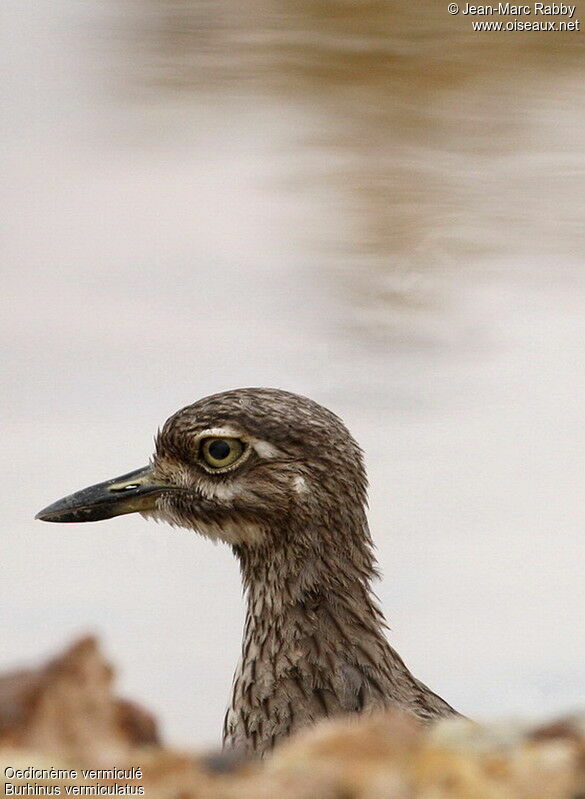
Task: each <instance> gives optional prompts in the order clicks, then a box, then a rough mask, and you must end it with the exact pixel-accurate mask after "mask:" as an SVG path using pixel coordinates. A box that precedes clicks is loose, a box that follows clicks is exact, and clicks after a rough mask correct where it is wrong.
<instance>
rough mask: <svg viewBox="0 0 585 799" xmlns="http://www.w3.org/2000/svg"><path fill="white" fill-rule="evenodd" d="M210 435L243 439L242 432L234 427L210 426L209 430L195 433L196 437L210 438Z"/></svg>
mask: <svg viewBox="0 0 585 799" xmlns="http://www.w3.org/2000/svg"><path fill="white" fill-rule="evenodd" d="M211 436H213V437H217V438H241V439H244V434H243V433H242V431H241V430H238V429H237V428H236V427H227V426H226V427H210V428H209V430H202V431H201V432H200V433H198V434H197V438H198V439H201V438H210V437H211Z"/></svg>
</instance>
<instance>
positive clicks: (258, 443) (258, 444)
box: [250, 438, 284, 460]
mask: <svg viewBox="0 0 585 799" xmlns="http://www.w3.org/2000/svg"><path fill="white" fill-rule="evenodd" d="M250 444H251V445H252V448H253V449H255V450H256V452H257V453H258V455H260V457H261V458H264V459H265V460H273V459H274V458H279V457H282V455H283V454H284V453H283V452H281V451H280V450H279V449H278V447H275V446H274V444H271V443H270V441H262V440H261V439H258V438H257V439H252V440H251V441H250Z"/></svg>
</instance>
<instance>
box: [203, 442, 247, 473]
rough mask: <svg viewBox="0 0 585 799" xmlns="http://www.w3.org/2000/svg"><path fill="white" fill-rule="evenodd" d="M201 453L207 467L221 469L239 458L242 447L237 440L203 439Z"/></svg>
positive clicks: (242, 450)
mask: <svg viewBox="0 0 585 799" xmlns="http://www.w3.org/2000/svg"><path fill="white" fill-rule="evenodd" d="M201 452H202V454H203V458H204V460H205V462H206V463H207V465H208V466H211V467H212V468H213V469H221V468H223V467H224V466H231V465H232V463H235V462H236V461H237V460H238V458H240V457H241V455H242V454H243V452H244V445H243V444H242V442H241V441H240V440H239V439H238V438H204V439H203V442H202V448H201Z"/></svg>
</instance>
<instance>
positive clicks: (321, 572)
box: [154, 388, 455, 754]
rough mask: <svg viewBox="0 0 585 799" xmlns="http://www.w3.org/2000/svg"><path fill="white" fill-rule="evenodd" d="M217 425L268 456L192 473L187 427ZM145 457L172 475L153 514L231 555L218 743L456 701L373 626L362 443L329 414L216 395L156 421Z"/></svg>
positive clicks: (294, 403) (267, 739)
mask: <svg viewBox="0 0 585 799" xmlns="http://www.w3.org/2000/svg"><path fill="white" fill-rule="evenodd" d="M224 426H227V427H228V428H230V429H231V428H233V429H235V430H236V431H239V432H241V434H242V436H244V437H246V438H247V440H248V441H250V442H258V441H259V442H264V443H263V444H261V445H257V449H258V452H260V453H261V452H262V451H268V452H269V457H266V458H264V457H262V455H261V454H258V453H256V452H254V454H253V455H252V456H251V457H249V458H248V459H246V460H245V462H244V463H242V465H241V466H239V467H238V468H234V469H233V470H231V471H229V472H227V473H222V474H217V475H210V474H209V473H207V472H205V473H203V470H202V469H201V467H200V466H198V465H197V453H196V447H197V444H196V442H197V436H198V435H200V433H201V431H202V430H206V429H210V428H213V429H216V428H222V427H224ZM268 445H269V447H270V449H267V447H268ZM154 469H155V472H156V473H157V475H158V476H159V477H160V478H161V479H166V480H168V481H174V483H175V484H177V483H178V484H180V485H183V486H185V492H184V493H180V492H179V493H174V494H171V493H169V494H165V495H163V496H162V497H161V498H160V499H159V501H158V505H157V511H156V515H158V516H159V517H160V518H163V519H166V520H168V521H170V522H171V523H174V524H180V525H182V526H185V527H190V528H192V529H195V530H198V531H199V532H202V533H203V534H207V535H210V536H212V537H216V538H220V539H223V540H225V541H227V542H228V543H230V544H231V545H232V547H233V550H234V552H235V554H236V556H237V557H238V559H239V561H240V565H241V571H242V577H243V583H244V590H245V595H246V601H247V617H246V623H245V628H244V636H243V644H242V655H241V661H240V664H239V666H238V669H237V671H236V674H235V677H234V683H233V694H232V700H231V703H230V707H229V709H228V712H227V714H226V718H225V724H224V744H225V745H226V746H229V747H235V748H238V749H242V750H245V751H250V752H257V753H260V754H263V753H265V752H266V751H268V750H270V749H271V748H272V747H273V746H274V745H275V744H276V743H277V742H278V741H279V740H281V739H282V738H283V737H285V736H287V735H289V734H290V733H291V732H293V731H295V730H297V729H299V728H300V727H303V726H305V725H308V724H311V723H312V722H314V721H316V720H317V719H319V718H322V717H323V716H332V715H337V714H343V713H356V712H362V711H369V710H373V709H378V708H383V707H390V706H392V705H399V706H400V707H402V708H404V709H406V710H409V711H410V712H412V713H413V714H414V715H415V716H417V717H418V718H419V719H422V720H424V721H429V720H432V719H435V718H438V717H441V716H449V715H453V714H455V711H454V710H453V708H451V707H450V706H449V705H448V704H447V703H446V702H445V701H443V700H442V699H441V698H440V697H438V696H437V695H436V694H434V693H433V692H432V691H431V690H430V689H428V688H427V687H426V686H425V685H423V684H422V683H421V682H419V681H418V680H416V679H415V678H414V677H413V675H412V674H411V673H410V671H409V670H408V668H407V667H406V666H405V664H404V662H403V661H402V659H401V658H400V656H399V655H398V654H397V652H395V651H394V649H392V647H391V646H390V645H389V643H388V642H387V640H386V637H385V635H384V627H385V624H384V619H383V616H382V613H381V611H380V609H379V607H378V606H377V604H376V603H375V601H374V599H373V596H372V594H371V588H370V585H371V581H372V579H373V578H374V577H375V576H377V575H376V570H375V560H374V555H373V551H372V541H371V537H370V533H369V529H368V523H367V519H366V475H365V471H364V467H363V461H362V455H361V451H360V449H359V447H358V445H357V444H356V443H355V441H354V440H353V439H352V437H351V435H350V434H349V432H348V431H347V429H346V428H345V426H344V425H343V423H342V422H341V420H340V419H339V418H338V417H337V416H335V415H334V414H333V413H331V412H330V411H328V410H327V409H325V408H323V407H322V406H320V405H318V404H317V403H315V402H313V401H311V400H309V399H307V398H305V397H301V396H297V395H295V394H290V393H288V392H284V391H279V390H276V389H264V388H262V389H260V388H258V389H252V388H248V389H237V390H234V391H228V392H225V393H222V394H216V395H214V396H211V397H207V398H205V399H202V400H199V401H198V402H196V403H194V404H193V405H190V406H188V407H187V408H184V409H182V410H181V411H179V412H178V413H176V414H175V415H174V416H172V417H171V418H170V419H169V420H168V421H167V422H166V424H165V425H164V428H163V430H162V431H161V433H160V434H159V436H158V439H157V449H156V453H155V457H154Z"/></svg>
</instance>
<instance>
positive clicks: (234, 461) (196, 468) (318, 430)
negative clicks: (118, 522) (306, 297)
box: [37, 388, 366, 546]
mask: <svg viewBox="0 0 585 799" xmlns="http://www.w3.org/2000/svg"><path fill="white" fill-rule="evenodd" d="M155 443H156V447H155V452H154V455H153V457H152V459H151V462H150V464H149V465H148V466H147V467H145V468H143V469H138V470H136V471H133V472H130V473H128V474H125V475H122V476H121V477H116V478H113V479H110V480H107V481H105V482H102V483H99V484H97V485H94V486H90V487H89V488H85V489H82V490H81V491H77V492H76V493H74V494H71V495H70V496H68V497H65V498H64V499H61V500H58V501H57V502H55V503H53V504H52V505H50V506H48V507H47V508H45V509H44V510H42V511H41V512H40V513H39V514H38V515H37V518H39V519H42V520H43V521H52V522H86V521H87V522H89V521H99V520H101V519H108V518H111V517H113V516H119V515H121V514H126V513H134V512H139V513H141V514H143V515H144V516H147V517H153V518H155V519H157V520H162V521H166V522H169V523H170V524H172V525H177V526H181V527H186V528H189V529H193V530H196V531H197V532H199V533H201V534H202V535H205V536H207V537H209V538H212V539H215V540H222V541H225V542H227V543H229V544H232V545H235V546H246V545H247V546H255V545H258V544H261V543H263V542H265V541H266V540H267V539H268V537H270V536H274V535H281V536H282V535H286V531H288V530H291V529H292V528H294V526H295V525H298V524H299V523H302V524H307V523H310V524H311V525H313V526H314V527H317V528H318V527H322V526H324V525H326V526H327V527H329V528H331V526H333V527H335V526H336V525H337V526H340V525H342V523H343V519H342V518H341V516H342V515H343V508H346V507H353V508H357V509H363V506H364V504H365V492H366V479H365V473H364V468H363V463H362V457H361V452H360V449H359V447H358V445H357V444H356V443H355V441H354V440H353V439H352V437H351V435H350V434H349V432H348V431H347V429H346V427H345V426H344V425H343V423H342V422H341V420H340V419H339V418H338V417H337V416H335V414H333V413H332V412H331V411H329V410H327V409H326V408H324V407H322V406H321V405H318V404H317V403H316V402H313V401H312V400H309V399H307V398H306V397H302V396H299V395H296V394H291V393H288V392H285V391H280V390H277V389H267V388H245V389H236V390H233V391H226V392H223V393H221V394H214V395H212V396H210V397H205V398H204V399H201V400H198V401H197V402H195V403H194V404H192V405H188V406H187V407H185V408H183V409H181V410H180V411H178V412H177V413H175V414H173V416H171V417H170V418H169V419H168V420H167V421H166V422H165V424H164V425H163V427H162V430H160V431H159V433H158V435H157V436H156V439H155Z"/></svg>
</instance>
